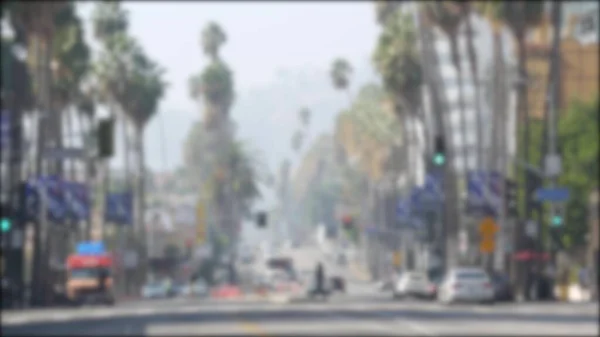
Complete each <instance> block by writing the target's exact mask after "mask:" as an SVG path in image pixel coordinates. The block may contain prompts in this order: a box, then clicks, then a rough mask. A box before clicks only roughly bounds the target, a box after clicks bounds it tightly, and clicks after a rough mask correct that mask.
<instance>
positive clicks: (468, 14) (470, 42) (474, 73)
mask: <svg viewBox="0 0 600 337" xmlns="http://www.w3.org/2000/svg"><path fill="white" fill-rule="evenodd" d="M473 6H474V4H473V3H472V2H469V1H466V2H464V3H463V4H462V6H461V9H462V16H463V20H464V22H465V24H466V31H467V40H466V41H467V57H468V58H469V65H470V67H471V78H472V82H473V90H474V95H475V102H474V103H475V118H476V122H477V128H476V130H475V131H476V139H477V157H476V158H477V168H478V169H479V170H481V169H483V168H484V166H483V165H484V164H483V136H482V130H483V119H482V117H483V116H482V114H483V110H482V106H481V90H480V89H481V86H480V85H479V84H480V80H479V69H478V68H479V67H478V64H477V53H476V52H475V45H474V35H473V33H474V32H473V25H472V13H473Z"/></svg>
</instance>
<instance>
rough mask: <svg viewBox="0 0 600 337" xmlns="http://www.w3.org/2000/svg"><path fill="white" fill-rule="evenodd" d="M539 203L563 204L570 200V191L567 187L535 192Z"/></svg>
mask: <svg viewBox="0 0 600 337" xmlns="http://www.w3.org/2000/svg"><path fill="white" fill-rule="evenodd" d="M535 198H536V200H537V201H549V202H562V201H566V200H567V199H569V189H568V188H566V187H553V188H539V189H537V190H536V191H535Z"/></svg>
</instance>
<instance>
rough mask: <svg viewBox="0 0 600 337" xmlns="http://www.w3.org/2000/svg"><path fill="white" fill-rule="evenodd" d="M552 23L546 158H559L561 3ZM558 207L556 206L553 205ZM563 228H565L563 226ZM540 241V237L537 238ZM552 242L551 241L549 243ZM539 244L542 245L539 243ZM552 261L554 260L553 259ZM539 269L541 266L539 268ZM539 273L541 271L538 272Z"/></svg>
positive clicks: (555, 8)
mask: <svg viewBox="0 0 600 337" xmlns="http://www.w3.org/2000/svg"><path fill="white" fill-rule="evenodd" d="M552 23H553V26H554V35H553V40H552V60H551V62H552V73H551V74H552V82H551V87H550V90H551V96H550V101H549V103H550V104H549V110H548V126H547V127H548V135H547V136H548V152H547V154H546V158H551V157H557V158H560V157H559V156H560V154H559V153H558V132H557V130H558V120H559V110H560V107H561V97H560V96H561V90H560V88H561V85H560V84H561V83H562V82H561V53H560V48H561V36H560V35H561V34H560V33H561V27H562V1H560V0H557V1H555V2H554V6H553V7H552ZM548 165H549V163H545V164H544V166H545V169H549V168H548V167H547V166H548ZM558 174H560V173H559V172H557V174H556V175H552V176H550V177H549V178H550V179H549V180H550V181H549V183H550V187H556V182H557V178H558ZM554 207H559V206H558V205H553V208H554ZM563 226H565V225H564V224H563ZM539 238H540V240H542V235H540V236H539ZM550 242H552V241H550ZM540 243H542V242H541V241H540ZM554 253H555V249H553V250H552V257H553V258H554V255H555V254H554ZM553 261H554V259H553ZM540 267H541V266H540ZM539 272H541V270H540V271H539Z"/></svg>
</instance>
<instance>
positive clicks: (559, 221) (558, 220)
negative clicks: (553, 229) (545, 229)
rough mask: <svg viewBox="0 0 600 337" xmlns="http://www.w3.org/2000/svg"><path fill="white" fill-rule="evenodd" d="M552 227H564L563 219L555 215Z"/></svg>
mask: <svg viewBox="0 0 600 337" xmlns="http://www.w3.org/2000/svg"><path fill="white" fill-rule="evenodd" d="M552 225H553V226H560V225H562V217H561V216H560V215H555V216H553V217H552Z"/></svg>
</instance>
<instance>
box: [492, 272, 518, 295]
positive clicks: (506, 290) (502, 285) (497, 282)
mask: <svg viewBox="0 0 600 337" xmlns="http://www.w3.org/2000/svg"><path fill="white" fill-rule="evenodd" d="M491 280H492V286H493V287H494V299H495V300H496V301H512V300H513V299H514V294H513V289H512V285H511V284H510V279H509V278H508V276H507V275H506V274H503V273H498V272H495V273H492V275H491Z"/></svg>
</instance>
